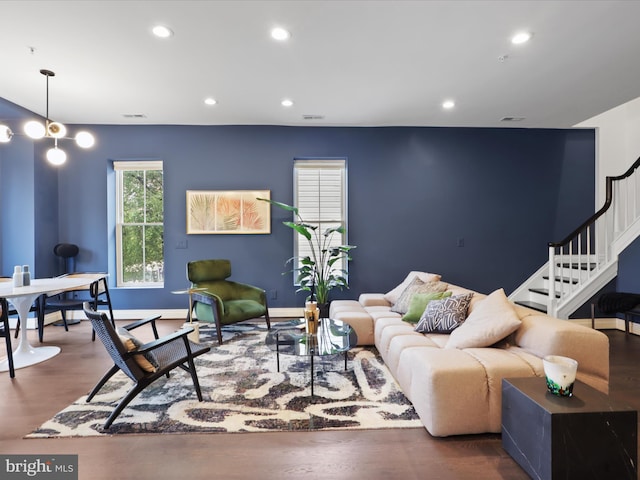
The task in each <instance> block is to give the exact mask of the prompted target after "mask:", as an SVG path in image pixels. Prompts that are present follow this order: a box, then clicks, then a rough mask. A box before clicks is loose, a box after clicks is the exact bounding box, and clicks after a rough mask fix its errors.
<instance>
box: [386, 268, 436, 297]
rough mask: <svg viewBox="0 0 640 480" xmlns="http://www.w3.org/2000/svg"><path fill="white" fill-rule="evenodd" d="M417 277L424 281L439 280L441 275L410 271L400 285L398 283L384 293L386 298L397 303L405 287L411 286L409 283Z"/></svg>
mask: <svg viewBox="0 0 640 480" xmlns="http://www.w3.org/2000/svg"><path fill="white" fill-rule="evenodd" d="M415 277H418V278H419V279H420V280H422V281H423V282H424V283H429V282H437V281H438V280H440V275H438V274H436V273H428V272H417V271H412V272H409V275H407V276H406V278H405V279H404V280H403V281H402V283H401V284H400V285H398V286H397V287H395V288H394V289H393V290H391V291H389V292H387V293H385V294H384V298H385V300H387V301H388V302H389V303H391V304H394V303H396V302H397V301H398V298H400V295H402V292H404V289H405V288H407V287H408V286H409V284H410V283H411V281H412V280H413V279H414V278H415Z"/></svg>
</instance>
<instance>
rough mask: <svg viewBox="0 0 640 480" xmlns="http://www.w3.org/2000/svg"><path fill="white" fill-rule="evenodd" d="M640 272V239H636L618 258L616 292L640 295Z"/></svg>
mask: <svg viewBox="0 0 640 480" xmlns="http://www.w3.org/2000/svg"><path fill="white" fill-rule="evenodd" d="M639 272H640V239H636V240H635V241H634V242H632V243H631V245H629V246H628V247H627V248H626V249H625V250H624V251H623V252H622V253H621V254H620V255H619V257H618V277H617V282H616V290H617V291H619V292H631V293H640V273H639ZM634 320H635V319H634Z"/></svg>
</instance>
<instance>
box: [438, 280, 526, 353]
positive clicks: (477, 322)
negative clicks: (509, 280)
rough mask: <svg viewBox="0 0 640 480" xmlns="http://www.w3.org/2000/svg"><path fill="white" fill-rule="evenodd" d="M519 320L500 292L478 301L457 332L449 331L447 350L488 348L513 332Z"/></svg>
mask: <svg viewBox="0 0 640 480" xmlns="http://www.w3.org/2000/svg"><path fill="white" fill-rule="evenodd" d="M520 324H521V321H520V318H519V317H518V314H517V313H516V311H515V309H514V307H513V304H512V303H511V302H510V301H509V299H508V298H507V296H506V295H505V293H504V290H503V289H498V290H496V291H494V292H493V293H491V294H490V295H488V296H487V298H485V299H484V300H482V301H480V302H478V303H477V304H476V305H475V308H474V309H473V311H472V312H471V313H469V316H468V317H467V319H466V320H465V322H464V323H463V324H462V325H460V327H458V328H457V329H455V330H454V331H453V332H451V335H450V336H449V341H448V342H447V345H446V348H479V347H490V346H491V345H493V344H495V343H496V342H499V341H500V340H502V339H503V338H505V337H506V336H508V335H510V334H511V333H513V332H515V331H516V330H517V329H518V327H519V326H520Z"/></svg>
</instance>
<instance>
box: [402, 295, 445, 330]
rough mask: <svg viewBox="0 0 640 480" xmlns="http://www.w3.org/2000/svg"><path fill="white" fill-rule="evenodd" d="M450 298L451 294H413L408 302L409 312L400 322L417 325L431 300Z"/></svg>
mask: <svg viewBox="0 0 640 480" xmlns="http://www.w3.org/2000/svg"><path fill="white" fill-rule="evenodd" d="M450 296H451V292H429V293H415V294H414V295H413V296H412V297H411V300H410V301H409V310H407V313H405V314H404V316H403V317H402V320H404V321H405V322H409V323H418V321H419V320H420V317H421V316H422V314H423V313H424V311H425V309H426V308H427V305H429V302H430V301H431V300H442V299H443V298H447V297H450Z"/></svg>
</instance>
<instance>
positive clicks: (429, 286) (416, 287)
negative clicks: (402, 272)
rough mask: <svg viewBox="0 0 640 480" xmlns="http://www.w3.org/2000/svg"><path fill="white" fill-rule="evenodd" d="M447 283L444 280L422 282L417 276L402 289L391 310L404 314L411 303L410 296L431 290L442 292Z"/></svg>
mask: <svg viewBox="0 0 640 480" xmlns="http://www.w3.org/2000/svg"><path fill="white" fill-rule="evenodd" d="M448 286H449V284H447V283H444V282H428V283H424V282H423V281H422V280H420V279H419V278H418V277H415V278H414V279H413V280H412V281H411V283H410V284H409V286H408V287H407V288H405V289H404V292H402V294H401V295H400V298H398V301H397V302H396V303H394V304H393V307H391V311H392V312H396V313H399V314H400V315H404V314H405V313H407V311H408V310H409V304H410V303H411V297H413V295H414V294H416V293H431V292H444V291H445V290H446V289H447V287H448Z"/></svg>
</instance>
